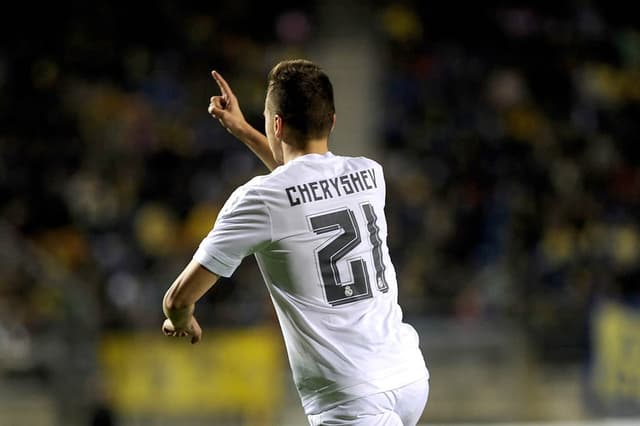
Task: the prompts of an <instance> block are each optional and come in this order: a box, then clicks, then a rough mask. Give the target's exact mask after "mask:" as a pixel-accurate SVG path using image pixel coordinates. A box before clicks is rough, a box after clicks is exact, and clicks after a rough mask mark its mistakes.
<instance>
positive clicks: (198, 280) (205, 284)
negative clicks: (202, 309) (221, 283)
mask: <svg viewBox="0 0 640 426" xmlns="http://www.w3.org/2000/svg"><path fill="white" fill-rule="evenodd" d="M216 281H218V275H217V274H215V273H213V272H211V271H209V270H208V269H206V268H205V267H203V266H202V265H200V264H199V263H198V262H197V261H196V260H191V262H189V264H188V265H187V266H186V267H185V268H184V270H183V271H182V272H181V273H180V275H178V278H176V280H175V281H174V282H173V284H172V285H171V287H169V291H167V294H166V295H165V300H164V304H165V306H167V307H173V308H183V307H185V306H190V305H192V304H194V303H195V302H196V301H198V299H200V298H201V297H202V296H203V295H204V294H205V293H206V292H207V290H209V289H210V288H211V287H212V286H213V285H214V284H215V283H216Z"/></svg>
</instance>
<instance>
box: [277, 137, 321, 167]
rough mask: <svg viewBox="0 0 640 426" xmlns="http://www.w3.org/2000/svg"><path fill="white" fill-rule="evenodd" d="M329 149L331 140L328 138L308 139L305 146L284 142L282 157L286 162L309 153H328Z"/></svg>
mask: <svg viewBox="0 0 640 426" xmlns="http://www.w3.org/2000/svg"><path fill="white" fill-rule="evenodd" d="M328 151H329V141H328V139H327V138H323V139H312V140H310V141H307V144H306V145H305V146H304V148H297V147H294V146H292V145H289V144H287V143H283V144H282V159H283V162H284V163H285V164H286V163H288V162H289V161H291V160H294V159H296V158H298V157H302V156H303V155H307V154H326V153H327V152H328Z"/></svg>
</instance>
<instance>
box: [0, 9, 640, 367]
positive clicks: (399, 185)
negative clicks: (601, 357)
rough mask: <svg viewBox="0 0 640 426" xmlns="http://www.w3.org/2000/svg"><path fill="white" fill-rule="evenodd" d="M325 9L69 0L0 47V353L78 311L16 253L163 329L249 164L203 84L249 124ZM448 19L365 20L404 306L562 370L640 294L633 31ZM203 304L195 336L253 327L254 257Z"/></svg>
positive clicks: (432, 13)
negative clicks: (595, 317) (592, 331)
mask: <svg viewBox="0 0 640 426" xmlns="http://www.w3.org/2000/svg"><path fill="white" fill-rule="evenodd" d="M321 6H322V2H318V3H317V4H315V3H313V2H312V3H309V4H308V5H307V6H304V7H300V6H295V7H294V6H292V5H290V4H288V3H287V2H282V5H281V7H276V8H270V7H267V5H263V6H258V5H249V4H248V3H247V2H243V1H240V2H232V3H229V4H225V6H216V7H215V9H216V10H215V13H212V11H211V10H210V6H208V7H204V6H203V7H200V8H199V7H197V6H194V5H191V6H186V5H182V4H179V3H178V2H170V1H160V2H155V3H154V7H146V6H145V5H144V4H138V3H135V4H130V5H129V6H128V7H127V8H126V9H124V8H118V7H117V6H116V5H113V4H111V3H110V2H104V1H98V2H92V3H91V4H90V5H89V4H87V5H85V4H80V3H78V4H76V3H74V2H71V3H70V6H69V7H68V10H64V14H63V15H64V16H63V17H61V18H60V19H59V20H56V21H52V20H49V19H47V10H46V9H45V10H44V11H42V12H43V13H41V14H39V15H38V17H33V19H35V22H33V19H32V21H31V23H32V24H33V25H30V26H28V27H27V26H24V25H16V28H15V33H14V37H12V38H11V39H6V38H3V41H2V43H1V44H0V210H1V220H2V223H1V226H0V230H1V231H2V233H1V235H0V237H2V239H4V240H5V241H9V242H11V241H16V243H15V244H13V245H11V244H9V243H5V244H4V245H3V247H5V246H8V247H9V248H7V250H9V251H11V254H10V255H9V253H8V252H7V253H4V254H3V255H2V256H0V265H1V266H2V268H3V273H2V282H1V283H0V347H2V344H3V342H9V341H11V339H13V340H14V341H15V339H17V337H16V336H18V337H19V336H23V335H24V334H27V335H28V334H29V333H30V332H32V333H35V332H37V330H39V328H38V327H42V325H43V324H46V325H47V326H51V324H56V323H58V324H61V325H62V324H65V321H68V320H67V319H66V318H68V315H67V313H68V312H69V311H73V310H74V309H78V307H77V303H78V302H77V301H76V302H73V300H74V298H69V297H66V296H65V294H68V290H65V291H64V292H62V291H61V290H59V289H58V288H57V287H56V285H55V284H52V282H54V281H53V280H52V279H51V277H50V276H49V275H50V270H49V269H47V267H46V266H43V267H42V268H35V269H34V268H33V263H37V264H43V265H46V264H49V263H51V262H53V263H54V264H56V265H58V266H59V267H61V268H62V269H64V270H65V271H66V273H67V274H69V275H70V276H72V277H73V282H74V283H80V284H74V285H76V286H83V287H84V288H83V292H85V293H87V294H90V295H92V297H94V298H95V305H93V304H92V306H95V309H96V312H92V313H91V314H93V315H94V316H96V318H97V320H98V326H97V327H98V329H100V330H105V329H125V330H132V329H159V326H160V324H161V320H162V312H161V310H160V301H161V299H162V295H163V293H164V291H165V289H166V288H167V287H168V285H169V284H170V283H171V282H172V280H173V279H174V278H175V276H176V275H177V273H179V271H180V270H181V269H182V267H183V266H184V265H185V263H186V262H187V261H188V260H189V259H190V257H191V255H192V254H193V252H194V250H195V248H196V246H197V244H198V243H199V242H200V240H201V238H202V237H203V236H204V235H205V234H206V233H207V232H208V231H209V229H210V228H211V226H212V224H213V221H214V219H215V216H216V214H217V212H218V210H219V208H220V207H221V205H222V203H223V202H224V200H225V199H226V197H227V196H228V195H229V194H230V192H231V190H233V189H234V188H235V187H236V186H238V185H239V184H241V183H243V182H245V181H246V180H248V179H249V178H250V177H251V176H253V175H255V174H262V173H265V172H266V169H265V168H264V167H263V166H262V165H261V164H260V163H259V162H258V161H257V160H256V159H255V158H254V157H253V156H252V154H251V153H250V152H249V150H248V149H246V148H245V147H244V146H242V145H241V144H240V143H238V142H236V141H235V140H234V139H233V138H232V137H231V136H230V135H229V134H228V133H227V132H226V131H225V130H224V129H222V128H221V127H220V126H219V125H218V123H217V122H216V121H215V120H213V119H212V118H211V117H210V116H208V114H207V112H206V108H207V105H208V102H209V97H210V96H212V95H214V94H216V93H217V88H216V86H215V84H214V83H213V81H212V80H211V79H210V76H209V71H210V70H211V69H213V68H216V69H217V70H219V71H220V72H221V73H222V74H223V75H225V76H226V77H227V78H228V80H229V81H230V83H231V85H232V87H234V88H235V90H236V94H237V95H238V98H239V99H240V100H241V102H242V107H243V110H244V112H245V115H246V117H247V119H248V120H249V121H250V122H251V123H252V124H254V125H255V126H256V127H258V128H262V127H263V123H262V111H263V101H264V90H265V83H266V74H267V72H268V70H269V69H270V68H271V66H272V65H273V64H274V63H276V62H277V61H278V60H280V59H282V58H283V57H285V56H286V57H292V56H303V55H304V53H305V46H306V44H307V43H310V42H312V41H313V37H314V29H315V27H314V24H315V21H314V16H315V13H316V12H317V8H318V7H321ZM454 6H455V5H454ZM454 6H452V5H446V4H445V5H435V4H430V3H426V4H423V3H422V2H412V1H404V2H390V1H375V2H371V14H372V17H373V18H374V19H371V20H370V28H367V29H366V30H367V31H368V32H370V34H371V37H374V38H375V39H376V40H377V42H378V43H379V44H380V49H379V50H380V52H382V53H381V56H380V66H381V69H382V73H381V75H382V77H383V78H382V81H380V82H379V85H380V86H379V87H380V97H381V99H380V103H381V104H384V105H385V108H384V115H382V116H381V120H380V122H379V123H378V127H379V128H378V134H379V135H380V140H378V141H375V142H376V143H378V144H379V146H380V148H381V152H382V153H383V157H384V158H383V159H382V158H381V159H380V161H381V162H382V163H383V165H384V167H385V170H386V175H387V179H388V183H387V186H388V200H387V214H388V220H389V228H390V233H389V244H390V250H391V256H392V258H393V260H394V262H395V265H396V268H397V270H398V274H399V286H400V297H401V299H402V300H401V302H402V304H403V306H404V310H405V313H406V315H407V316H409V317H447V318H457V319H460V320H462V321H475V320H492V319H498V320H504V319H507V320H509V321H517V322H519V323H520V324H522V325H523V326H524V327H525V328H526V329H527V330H528V331H529V332H530V336H531V338H532V342H533V344H534V347H535V348H536V349H538V350H539V354H540V355H541V356H543V357H548V358H549V359H563V358H568V359H577V358H580V357H582V356H584V353H585V349H586V348H587V347H588V320H589V311H590V309H591V307H592V306H593V305H594V303H597V301H598V300H599V299H600V298H602V297H613V298H619V299H622V300H625V301H626V302H628V303H636V304H637V303H638V301H639V300H638V282H639V281H638V280H639V279H640V275H639V274H638V272H639V269H638V265H639V263H638V261H639V260H640V231H639V228H638V225H639V224H638V219H637V218H638V217H639V216H638V213H639V211H638V207H639V202H640V168H639V165H640V155H639V154H640V148H638V145H637V144H636V143H635V137H636V134H637V132H638V130H640V123H639V122H638V121H639V120H638V118H639V117H640V108H639V105H640V31H639V29H638V27H637V26H635V25H634V22H633V21H632V20H631V19H632V17H630V16H627V15H626V14H625V13H623V12H622V11H617V12H616V13H613V12H612V11H611V10H609V9H608V8H605V7H603V5H602V4H600V3H598V2H589V1H584V2H575V3H570V4H568V5H563V6H555V7H548V8H544V7H537V6H519V7H509V6H488V5H485V4H484V3H483V4H482V5H475V6H470V5H465V6H464V8H456V7H454ZM44 7H45V8H46V7H47V6H44ZM49 7H50V8H51V10H50V11H49V12H51V13H54V9H55V12H56V13H59V12H60V10H59V9H58V7H59V6H55V7H54V6H49ZM221 8H222V9H221ZM462 12H464V13H462ZM249 13H250V14H251V15H252V16H260V19H259V20H258V19H253V20H251V25H248V24H247V22H246V21H247V16H248V14H249ZM27 15H28V13H27V12H26V11H25V16H27ZM16 22H17V23H18V24H19V23H20V22H21V21H20V19H16ZM34 27H37V28H39V30H38V31H35V32H34V31H33V28H34ZM320 65H322V64H320ZM336 96H337V97H340V96H347V94H344V93H337V94H336ZM339 113H340V111H338V114H339ZM335 152H336V153H339V152H340V150H339V146H336V149H335ZM10 236H11V237H10ZM23 242H28V244H23ZM3 250H4V249H3ZM34 259H39V260H38V261H37V262H36V261H35V260H34ZM43 259H44V260H43ZM56 282H57V281H56ZM70 291H73V290H70ZM203 304H204V305H205V306H202V307H199V308H198V314H199V315H200V317H201V320H202V321H203V322H204V323H205V325H208V326H219V325H224V326H242V325H247V324H255V323H258V322H262V321H265V320H267V321H269V320H270V319H271V318H272V309H271V308H270V306H269V301H268V298H267V293H266V290H265V289H264V288H263V284H262V280H261V278H260V276H259V273H258V271H257V268H256V267H255V264H254V262H253V260H252V259H247V260H246V261H245V262H244V263H243V265H242V266H241V268H240V269H239V270H238V271H237V273H236V274H235V275H234V276H233V277H232V278H230V279H225V280H223V281H221V283H220V284H219V285H217V286H216V287H215V288H214V289H213V291H212V292H210V293H209V294H208V295H207V296H206V298H205V300H204V303H203ZM7 347H8V346H7Z"/></svg>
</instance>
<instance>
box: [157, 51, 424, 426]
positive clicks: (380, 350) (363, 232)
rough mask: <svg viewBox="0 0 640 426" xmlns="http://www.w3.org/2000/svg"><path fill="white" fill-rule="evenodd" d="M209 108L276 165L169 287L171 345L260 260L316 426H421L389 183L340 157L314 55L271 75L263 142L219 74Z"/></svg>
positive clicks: (195, 330) (412, 335) (236, 196)
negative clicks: (391, 233)
mask: <svg viewBox="0 0 640 426" xmlns="http://www.w3.org/2000/svg"><path fill="white" fill-rule="evenodd" d="M212 75H213V78H214V79H215V81H216V82H217V83H218V86H219V87H220V91H221V94H220V95H219V96H213V97H212V98H211V103H210V105H209V113H210V114H211V115H212V116H213V117H215V118H217V119H218V120H219V121H220V123H221V124H222V125H223V126H224V127H225V128H226V129H227V130H228V131H229V132H231V133H232V134H233V135H234V136H235V137H237V138H238V139H240V140H241V141H242V142H243V143H245V144H246V145H247V146H248V147H249V148H250V149H251V150H252V151H253V152H254V153H255V154H256V155H257V156H258V157H259V158H260V159H261V160H262V162H264V163H265V165H266V166H267V167H268V168H269V169H270V170H271V173H270V174H268V175H264V176H257V177H255V178H253V179H251V180H250V181H249V182H247V183H246V184H244V185H242V186H240V187H239V188H238V189H236V190H235V192H233V194H232V195H231V196H230V197H229V199H228V200H227V202H226V203H225V205H224V207H223V208H222V210H221V211H220V213H219V215H218V218H217V219H216V222H215V224H214V226H213V229H212V230H211V232H210V233H209V235H207V236H206V237H205V238H204V240H203V241H202V243H201V244H200V246H199V248H198V249H197V251H196V252H195V255H194V256H193V259H192V260H191V262H190V263H189V264H188V265H187V266H186V268H185V269H184V271H182V273H181V274H180V275H179V276H178V278H177V279H176V280H175V282H174V283H173V284H172V285H171V286H170V288H169V289H168V290H167V292H166V295H165V297H164V301H163V310H164V313H165V315H166V317H167V319H166V320H165V322H164V324H163V327H162V328H163V332H164V333H165V334H166V335H167V336H177V337H180V336H189V337H190V340H191V342H192V343H197V342H198V341H199V340H200V339H201V336H202V330H201V328H200V325H199V324H198V321H197V320H196V318H195V317H194V306H195V303H196V301H197V300H198V299H200V298H201V297H202V296H203V294H204V293H205V292H206V291H207V290H208V289H209V288H211V286H212V285H213V284H214V283H215V282H216V281H217V280H218V277H220V276H222V277H229V276H230V275H231V274H233V272H234V270H235V269H236V268H237V267H238V265H239V264H240V262H241V261H242V259H243V258H244V257H245V256H248V255H250V254H254V255H255V257H256V259H257V263H258V266H259V267H260V270H261V272H262V275H263V278H264V281H265V283H266V285H267V288H268V290H269V293H270V296H271V299H272V301H273V306H274V308H275V311H276V314H277V317H278V320H279V323H280V327H281V329H282V334H283V336H284V341H285V345H286V348H287V354H288V357H289V363H290V365H291V370H292V373H293V378H294V382H295V384H296V387H297V389H298V392H299V395H300V398H301V400H302V405H303V408H304V411H305V413H306V415H307V418H308V420H309V423H310V424H311V425H325V424H340V425H366V426H372V425H415V424H416V423H417V422H418V420H419V418H420V416H421V414H422V411H423V410H424V407H425V405H426V402H427V397H428V393H429V382H428V379H429V373H428V371H427V368H426V366H425V362H424V359H423V356H422V353H421V351H420V348H419V346H418V335H417V333H416V331H415V330H414V329H413V327H411V326H410V325H409V324H406V323H404V322H403V321H402V311H401V309H400V306H399V305H398V302H397V299H398V286H397V282H396V273H395V270H394V267H393V264H392V263H391V259H390V257H389V251H388V248H387V243H386V239H387V224H386V220H385V214H384V206H385V180H384V175H383V170H382V167H381V166H380V164H378V163H377V162H375V161H373V160H370V159H367V158H364V157H343V156H338V155H334V154H333V153H331V152H330V151H329V149H328V139H329V134H330V133H331V130H332V129H333V126H334V124H335V108H334V102H333V88H332V85H331V82H330V80H329V78H328V77H327V75H326V74H325V73H324V72H323V71H322V70H321V69H320V68H319V67H318V66H317V65H315V64H313V63H312V62H309V61H306V60H293V61H284V62H281V63H279V64H277V65H276V66H275V67H274V68H273V69H272V70H271V72H270V73H269V78H268V89H267V94H266V101H265V109H264V117H265V132H266V136H265V135H263V134H262V133H260V132H259V131H257V130H256V129H255V128H253V127H251V125H249V124H248V123H247V122H246V120H245V119H244V116H243V114H242V111H241V109H240V106H239V103H238V100H237V98H236V96H235V95H234V94H233V92H232V91H231V88H230V87H229V85H228V84H227V82H226V81H225V80H224V79H223V78H222V76H221V75H220V74H218V73H216V72H215V71H214V72H213V73H212Z"/></svg>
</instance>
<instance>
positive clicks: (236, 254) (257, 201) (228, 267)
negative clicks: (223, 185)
mask: <svg viewBox="0 0 640 426" xmlns="http://www.w3.org/2000/svg"><path fill="white" fill-rule="evenodd" d="M270 242H271V221H270V218H269V212H268V210H267V207H266V205H265V204H264V202H263V201H262V200H261V197H260V196H259V192H258V190H257V189H256V188H252V187H247V186H246V185H244V186H241V187H239V188H238V189H236V191H234V193H233V194H231V196H230V197H229V199H228V200H227V202H226V203H225V205H224V206H223V207H222V210H220V213H219V214H218V218H217V219H216V222H215V224H214V225H213V229H212V230H211V232H209V234H208V235H207V236H206V237H205V238H204V240H202V242H201V243H200V246H199V247H198V250H197V251H196V253H195V254H194V256H193V258H194V259H195V260H196V261H197V262H198V263H200V264H201V265H202V266H204V267H205V268H207V269H208V270H210V271H211V272H213V273H215V274H217V275H220V276H223V277H230V276H231V275H232V274H233V272H234V271H235V270H236V268H237V267H238V266H239V265H240V262H242V259H244V258H245V257H246V256H248V255H250V254H253V253H255V252H256V251H258V250H259V249H260V248H261V247H264V246H265V245H267V244H269V243H270Z"/></svg>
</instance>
